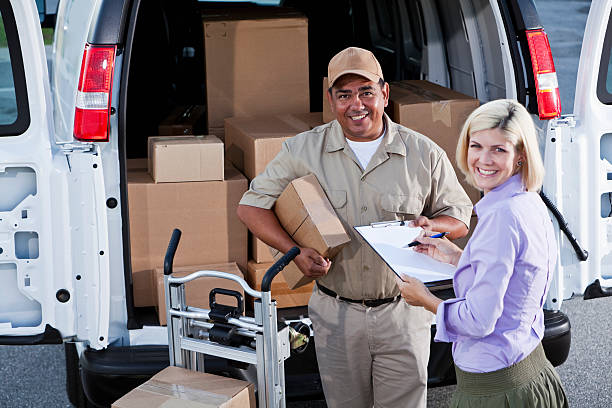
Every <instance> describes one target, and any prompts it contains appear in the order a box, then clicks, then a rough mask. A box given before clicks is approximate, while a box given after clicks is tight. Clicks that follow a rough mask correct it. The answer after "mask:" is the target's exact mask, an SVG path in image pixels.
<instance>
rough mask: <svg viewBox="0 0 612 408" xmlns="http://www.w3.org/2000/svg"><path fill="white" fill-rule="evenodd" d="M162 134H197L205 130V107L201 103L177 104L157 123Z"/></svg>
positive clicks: (159, 132)
mask: <svg viewBox="0 0 612 408" xmlns="http://www.w3.org/2000/svg"><path fill="white" fill-rule="evenodd" d="M157 131H158V134H159V135H162V136H172V135H197V134H202V133H205V131H206V107H205V106H202V105H188V106H177V107H176V108H174V109H173V110H172V112H170V114H169V115H168V116H167V117H165V118H164V119H163V120H162V121H161V122H160V123H159V125H158V127H157Z"/></svg>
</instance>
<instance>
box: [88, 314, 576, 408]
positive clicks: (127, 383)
mask: <svg viewBox="0 0 612 408" xmlns="http://www.w3.org/2000/svg"><path fill="white" fill-rule="evenodd" d="M544 322H545V330H544V339H543V340H542V344H543V346H544V351H545V352H546V357H547V358H548V359H549V360H550V362H551V363H552V364H553V365H554V366H558V365H561V364H563V363H564V362H565V360H566V359H567V356H568V354H569V350H570V345H571V326H570V322H569V319H568V317H567V315H565V314H564V313H563V312H561V311H548V310H545V311H544ZM434 335H435V328H433V327H432V338H433V336H434ZM313 341H314V340H313ZM169 364H170V361H169V357H168V347H167V346H132V347H109V348H107V349H105V350H92V349H87V350H85V351H84V352H83V354H82V355H81V358H80V375H81V381H82V385H83V391H84V394H85V396H86V397H87V399H88V400H89V402H91V403H93V404H94V405H95V406H100V407H108V406H110V405H111V404H112V403H113V402H114V401H116V400H117V399H119V398H120V397H121V396H123V395H125V394H126V393H127V392H129V391H130V390H132V389H134V388H135V387H137V386H139V385H140V384H142V383H144V382H145V381H147V380H148V379H149V378H150V377H151V376H153V375H154V374H156V373H157V372H159V371H161V370H163V369H164V368H166V367H167V366H168V365H169ZM205 365H206V371H207V372H211V373H217V374H225V375H230V376H232V377H236V378H242V379H246V380H251V381H253V379H252V378H247V377H240V376H239V374H240V369H239V368H237V367H233V366H231V365H230V364H229V363H228V361H227V360H224V359H221V358H216V357H210V356H206V359H205ZM428 371H429V379H428V386H429V387H436V386H443V385H448V384H454V383H455V370H454V366H453V362H452V355H451V345H450V344H449V343H434V342H433V341H432V344H431V355H430V359H429V367H428ZM285 373H286V378H285V380H286V393H287V399H288V400H300V399H301V400H308V399H322V398H323V394H322V387H321V383H320V378H319V374H318V370H317V367H316V354H315V351H314V344H311V345H310V346H309V347H308V348H307V349H306V352H305V353H303V354H300V355H294V356H292V357H291V358H290V359H288V360H287V361H286V362H285ZM237 374H238V375H237Z"/></svg>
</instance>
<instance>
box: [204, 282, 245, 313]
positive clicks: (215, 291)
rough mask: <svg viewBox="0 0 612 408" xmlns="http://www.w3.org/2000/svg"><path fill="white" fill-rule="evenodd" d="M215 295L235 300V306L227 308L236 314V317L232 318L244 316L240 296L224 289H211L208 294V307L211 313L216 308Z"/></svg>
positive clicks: (233, 291) (235, 292)
mask: <svg viewBox="0 0 612 408" xmlns="http://www.w3.org/2000/svg"><path fill="white" fill-rule="evenodd" d="M217 294H220V295H226V296H232V297H235V298H236V301H237V306H236V307H235V308H234V307H232V306H228V307H232V308H233V309H234V310H235V311H236V312H237V316H234V317H239V316H241V315H242V314H244V302H243V301H242V294H241V293H240V292H238V291H235V290H230V289H224V288H213V289H212V290H211V291H210V293H209V294H208V305H209V306H210V310H211V311H212V310H213V309H214V308H216V307H217ZM220 306H224V305H220Z"/></svg>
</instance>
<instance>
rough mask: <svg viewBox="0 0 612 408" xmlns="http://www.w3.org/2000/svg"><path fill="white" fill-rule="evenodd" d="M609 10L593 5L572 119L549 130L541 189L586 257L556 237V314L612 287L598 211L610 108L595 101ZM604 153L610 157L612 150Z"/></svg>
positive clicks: (610, 256)
mask: <svg viewBox="0 0 612 408" xmlns="http://www.w3.org/2000/svg"><path fill="white" fill-rule="evenodd" d="M611 7H612V1H609V0H608V1H593V3H592V5H591V9H590V12H589V16H588V19H587V23H586V29H585V33H584V40H583V42H582V50H581V54H580V63H579V67H578V76H577V80H576V97H575V102H574V115H573V117H562V118H560V119H557V120H552V121H550V124H549V127H548V132H547V137H546V154H545V156H546V157H545V168H546V172H547V173H546V179H545V182H544V187H543V189H544V191H545V193H546V194H547V195H548V196H549V198H551V200H552V201H553V203H555V204H556V206H557V208H558V209H559V211H561V213H562V214H563V215H564V217H565V219H566V221H567V223H568V226H569V228H570V229H571V230H572V232H573V233H574V235H575V236H576V238H577V239H578V242H579V243H580V244H581V245H582V247H583V249H585V250H587V251H588V253H589V257H588V259H587V260H586V261H584V262H581V261H580V260H579V259H578V258H577V257H576V253H575V251H574V249H573V248H572V246H571V245H570V243H569V242H568V240H567V238H566V237H565V236H564V235H563V234H562V233H561V232H559V234H558V236H557V239H558V241H559V247H560V253H559V259H558V266H557V267H558V274H557V276H556V277H555V281H553V287H552V288H551V291H550V293H549V296H548V300H547V303H546V307H551V306H553V307H551V308H558V305H559V304H560V301H561V299H562V298H565V299H567V298H569V297H571V296H572V295H575V294H576V295H577V294H582V293H584V290H585V288H586V286H587V285H589V284H591V283H592V282H593V281H594V280H596V279H600V281H601V284H602V286H612V218H611V217H609V216H606V214H603V209H602V203H603V199H602V195H603V194H606V193H609V192H611V191H612V181H611V180H608V174H612V170H611V169H612V165H610V163H609V162H607V161H606V160H604V159H602V148H603V150H605V149H606V146H605V144H606V143H607V144H608V145H610V144H612V139H611V138H609V137H608V138H603V137H604V135H606V134H612V106H610V105H606V104H603V103H602V102H601V101H600V100H599V99H598V97H597V81H598V76H599V63H600V61H601V55H602V49H603V46H604V38H605V35H606V31H607V28H608V19H609V16H610V10H611ZM605 63H607V61H606V62H605ZM574 122H575V125H574ZM607 149H608V151H610V152H612V146H607ZM608 159H610V158H608ZM555 306H556V307H555Z"/></svg>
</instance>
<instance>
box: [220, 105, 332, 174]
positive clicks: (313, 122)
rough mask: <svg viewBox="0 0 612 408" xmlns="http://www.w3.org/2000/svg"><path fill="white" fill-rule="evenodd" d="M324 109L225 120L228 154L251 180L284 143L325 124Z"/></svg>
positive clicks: (226, 149)
mask: <svg viewBox="0 0 612 408" xmlns="http://www.w3.org/2000/svg"><path fill="white" fill-rule="evenodd" d="M321 117H322V116H321V112H316V113H301V114H282V115H266V116H256V117H250V118H228V119H226V120H225V154H226V156H227V159H228V160H229V161H230V162H232V164H233V165H234V166H236V168H237V169H238V170H240V171H242V172H243V173H244V175H245V176H247V178H248V179H249V180H252V179H254V178H255V177H256V176H257V175H258V174H260V173H261V172H262V171H264V169H265V168H266V166H267V165H268V163H269V162H270V161H271V160H272V159H273V158H274V157H275V156H276V155H277V154H278V152H280V151H281V148H282V145H283V142H284V141H285V140H287V139H289V138H290V137H293V136H295V135H297V134H298V133H302V132H306V131H307V130H310V129H313V128H315V127H317V126H319V125H322V124H323V122H322V121H321Z"/></svg>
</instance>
